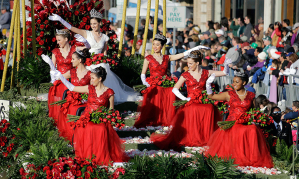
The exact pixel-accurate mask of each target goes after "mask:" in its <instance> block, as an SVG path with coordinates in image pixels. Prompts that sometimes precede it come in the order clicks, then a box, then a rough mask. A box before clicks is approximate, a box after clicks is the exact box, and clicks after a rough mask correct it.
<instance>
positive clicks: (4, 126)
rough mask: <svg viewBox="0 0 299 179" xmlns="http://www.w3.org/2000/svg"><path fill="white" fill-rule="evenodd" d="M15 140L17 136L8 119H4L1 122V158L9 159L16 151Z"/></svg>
mask: <svg viewBox="0 0 299 179" xmlns="http://www.w3.org/2000/svg"><path fill="white" fill-rule="evenodd" d="M14 138H15V135H14V134H13V132H12V130H11V126H10V123H9V122H8V121H7V120H6V119H2V120H1V121H0V158H2V157H4V158H7V157H9V154H11V153H12V151H13V150H14V149H16V148H15V144H14V143H13V139H14ZM10 157H17V156H10Z"/></svg>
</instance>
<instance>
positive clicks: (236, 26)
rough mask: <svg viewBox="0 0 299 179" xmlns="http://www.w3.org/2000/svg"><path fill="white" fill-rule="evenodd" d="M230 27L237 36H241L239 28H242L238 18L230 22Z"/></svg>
mask: <svg viewBox="0 0 299 179" xmlns="http://www.w3.org/2000/svg"><path fill="white" fill-rule="evenodd" d="M229 28H230V29H231V30H232V31H233V34H234V36H235V37H239V35H238V30H239V28H240V25H239V24H238V20H237V19H236V18H234V19H233V20H232V21H231V22H229Z"/></svg>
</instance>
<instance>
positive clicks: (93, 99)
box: [51, 64, 128, 165]
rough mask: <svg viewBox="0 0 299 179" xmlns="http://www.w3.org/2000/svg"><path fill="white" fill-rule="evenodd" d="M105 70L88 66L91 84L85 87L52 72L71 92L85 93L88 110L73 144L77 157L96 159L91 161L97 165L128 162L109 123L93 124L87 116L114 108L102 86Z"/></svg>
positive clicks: (110, 95) (110, 94)
mask: <svg viewBox="0 0 299 179" xmlns="http://www.w3.org/2000/svg"><path fill="white" fill-rule="evenodd" d="M105 68H107V66H105V64H98V65H91V66H90V71H91V74H90V77H91V80H90V84H91V85H86V86H74V85H73V84H71V83H70V82H69V81H67V80H66V79H65V78H64V76H63V75H62V74H61V73H59V72H58V71H55V72H51V73H52V74H53V76H54V77H55V78H56V79H60V80H61V81H62V82H63V83H64V84H65V86H66V87H67V88H68V89H69V90H70V91H74V92H78V93H88V100H87V107H86V108H85V110H84V112H83V114H82V115H81V116H80V119H79V120H78V121H77V122H76V128H75V132H74V140H73V143H74V149H75V155H76V156H77V157H80V158H88V159H91V158H92V157H93V156H95V158H94V159H93V161H94V162H96V163H97V164H99V165H108V164H111V163H112V162H125V161H127V160H128V157H127V156H126V154H125V153H124V148H123V147H122V144H121V140H120V138H119V136H118V134H117V133H116V131H115V130H114V129H113V127H112V125H111V124H109V123H100V124H95V123H93V122H91V121H90V115H89V113H91V112H92V111H94V110H97V109H99V108H100V107H101V106H104V107H108V108H110V109H113V108H114V92H113V90H112V89H110V88H108V87H107V86H105V85H104V83H103V82H104V81H105V79H106V76H107V73H106V70H105Z"/></svg>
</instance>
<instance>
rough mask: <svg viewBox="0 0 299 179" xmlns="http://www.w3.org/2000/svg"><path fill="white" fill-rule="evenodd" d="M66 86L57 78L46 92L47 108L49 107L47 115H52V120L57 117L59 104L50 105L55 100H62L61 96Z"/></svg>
mask: <svg viewBox="0 0 299 179" xmlns="http://www.w3.org/2000/svg"><path fill="white" fill-rule="evenodd" d="M66 89H67V87H66V86H65V85H64V84H63V83H62V82H61V81H60V80H59V81H55V82H54V86H52V87H51V88H50V90H49V93H48V108H49V117H52V118H53V119H54V120H57V119H58V116H59V112H60V108H61V106H60V105H50V104H52V103H54V102H56V101H60V100H62V96H63V93H64V91H65V90H66Z"/></svg>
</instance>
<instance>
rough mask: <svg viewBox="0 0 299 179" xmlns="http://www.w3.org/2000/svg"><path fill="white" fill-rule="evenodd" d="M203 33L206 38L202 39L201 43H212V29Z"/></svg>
mask: <svg viewBox="0 0 299 179" xmlns="http://www.w3.org/2000/svg"><path fill="white" fill-rule="evenodd" d="M202 34H203V37H204V40H203V41H201V43H200V45H203V44H204V43H205V42H206V43H208V44H210V43H211V40H210V38H209V36H210V35H211V33H210V31H208V30H207V31H205V32H204V33H202Z"/></svg>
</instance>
